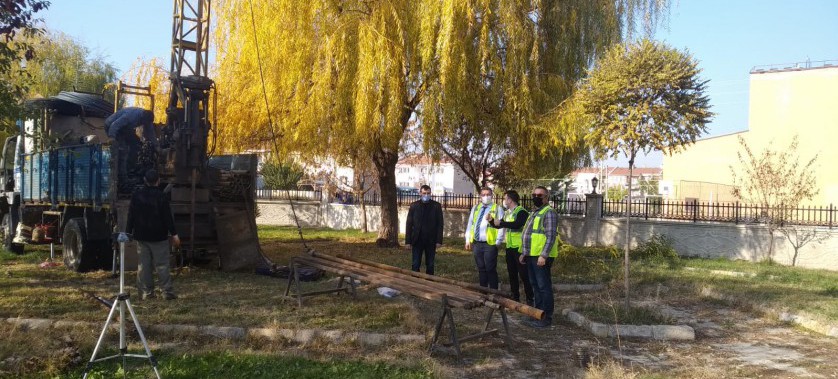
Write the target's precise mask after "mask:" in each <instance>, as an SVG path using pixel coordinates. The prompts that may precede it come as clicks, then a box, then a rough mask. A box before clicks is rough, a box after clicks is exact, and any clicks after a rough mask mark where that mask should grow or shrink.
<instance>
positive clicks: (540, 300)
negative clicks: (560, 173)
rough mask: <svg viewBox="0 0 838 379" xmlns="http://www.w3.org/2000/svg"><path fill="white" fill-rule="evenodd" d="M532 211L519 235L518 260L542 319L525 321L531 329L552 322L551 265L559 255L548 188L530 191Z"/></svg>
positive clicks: (547, 325) (556, 228)
mask: <svg viewBox="0 0 838 379" xmlns="http://www.w3.org/2000/svg"><path fill="white" fill-rule="evenodd" d="M532 202H533V210H532V212H531V213H530V216H529V218H528V219H527V223H526V224H525V225H524V230H523V234H522V235H521V263H526V265H527V272H528V273H529V275H530V283H531V284H532V286H533V292H534V294H535V304H534V305H535V307H536V308H538V309H541V310H542V311H544V318H543V319H541V320H531V321H527V322H525V323H526V324H527V325H529V326H531V327H534V328H548V327H550V325H551V324H552V323H553V281H552V278H551V277H550V267H552V266H553V260H554V259H556V257H557V256H558V255H559V244H558V239H559V237H558V236H559V230H558V220H559V216H558V214H556V211H554V210H553V207H551V206H550V205H549V204H548V197H547V188H544V187H541V186H539V187H535V189H534V190H533V191H532Z"/></svg>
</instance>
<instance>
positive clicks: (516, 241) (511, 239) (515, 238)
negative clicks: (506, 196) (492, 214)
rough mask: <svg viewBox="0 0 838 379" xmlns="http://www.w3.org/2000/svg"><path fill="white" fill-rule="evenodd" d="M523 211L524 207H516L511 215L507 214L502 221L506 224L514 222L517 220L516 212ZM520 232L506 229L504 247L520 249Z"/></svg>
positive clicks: (519, 230)
mask: <svg viewBox="0 0 838 379" xmlns="http://www.w3.org/2000/svg"><path fill="white" fill-rule="evenodd" d="M522 210H524V207H522V206H520V205H519V206H517V207H515V209H513V210H512V213H509V214H507V215H506V217H504V221H506V222H515V219H516V218H518V212H520V211H522ZM521 230H522V229H507V230H506V247H507V248H510V249H517V248H519V247H521V234H522V233H521Z"/></svg>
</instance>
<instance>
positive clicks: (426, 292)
mask: <svg viewBox="0 0 838 379" xmlns="http://www.w3.org/2000/svg"><path fill="white" fill-rule="evenodd" d="M295 260H296V262H297V263H299V264H302V265H305V266H310V267H315V268H319V269H321V270H324V271H328V272H332V273H335V274H338V275H343V276H349V277H352V278H354V279H356V280H359V281H362V282H366V283H370V284H373V285H377V286H387V287H392V288H395V289H397V290H399V291H402V292H405V293H409V294H411V295H413V296H416V297H419V298H422V299H426V300H434V301H439V300H442V298H443V297H447V300H448V303H449V304H451V305H452V306H455V307H461V308H467V309H470V308H475V307H478V306H480V305H481V304H480V299H477V298H474V297H469V296H467V295H466V296H462V295H461V294H457V295H455V294H444V293H442V292H440V291H439V290H438V289H436V288H433V287H430V286H426V285H422V284H421V283H412V282H409V281H405V280H400V279H398V278H394V277H391V276H387V275H382V274H380V273H376V272H372V271H367V270H363V269H358V268H355V267H343V266H341V265H340V264H339V263H336V262H333V261H330V260H328V259H322V258H317V257H297V258H295Z"/></svg>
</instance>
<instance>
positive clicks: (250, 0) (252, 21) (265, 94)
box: [247, 0, 313, 252]
mask: <svg viewBox="0 0 838 379" xmlns="http://www.w3.org/2000/svg"><path fill="white" fill-rule="evenodd" d="M247 4H248V5H249V6H250V26H251V27H252V31H253V41H254V43H255V44H256V63H258V64H259V78H260V79H261V80H262V96H263V97H264V98H265V111H266V112H267V113H268V128H269V129H270V131H271V142H273V145H274V151H275V152H276V153H277V154H278V153H279V145H277V143H276V139H277V138H276V133H275V132H274V124H273V118H272V117H271V107H270V105H269V103H268V91H267V89H266V86H265V74H264V72H263V70H262V54H261V52H260V49H259V36H258V35H257V34H256V17H255V16H254V13H253V0H247ZM285 194H286V195H288V204H290V205H291V214H292V215H293V216H294V223H295V224H296V225H297V233H298V234H299V235H300V241H301V242H302V243H303V247H305V249H306V252H311V251H313V250H312V249H311V248H310V247H309V246H308V243H307V242H306V239H305V237H303V229H302V227H301V226H300V220H299V219H298V218H297V210H296V209H295V208H294V202H293V201H292V200H291V191H289V190H288V189H287V188H286V189H285Z"/></svg>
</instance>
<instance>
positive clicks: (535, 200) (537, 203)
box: [532, 197, 544, 208]
mask: <svg viewBox="0 0 838 379" xmlns="http://www.w3.org/2000/svg"><path fill="white" fill-rule="evenodd" d="M532 204H533V205H535V206H536V208H539V207H541V206H542V205H544V198H543V197H534V198H532Z"/></svg>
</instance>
